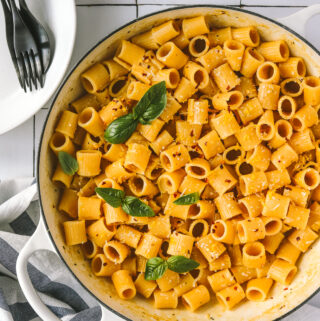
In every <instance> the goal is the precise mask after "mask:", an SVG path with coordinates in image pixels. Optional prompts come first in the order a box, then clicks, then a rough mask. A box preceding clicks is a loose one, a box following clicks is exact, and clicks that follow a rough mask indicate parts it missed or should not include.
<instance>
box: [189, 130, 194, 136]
mask: <svg viewBox="0 0 320 321" xmlns="http://www.w3.org/2000/svg"><path fill="white" fill-rule="evenodd" d="M190 136H191V137H193V136H194V132H193V129H192V131H191V133H190Z"/></svg>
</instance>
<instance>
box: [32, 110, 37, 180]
mask: <svg viewBox="0 0 320 321" xmlns="http://www.w3.org/2000/svg"><path fill="white" fill-rule="evenodd" d="M32 143H33V154H32V159H33V164H32V176H33V177H34V176H35V163H36V159H35V158H36V151H35V149H36V116H35V115H34V116H33V142H32Z"/></svg>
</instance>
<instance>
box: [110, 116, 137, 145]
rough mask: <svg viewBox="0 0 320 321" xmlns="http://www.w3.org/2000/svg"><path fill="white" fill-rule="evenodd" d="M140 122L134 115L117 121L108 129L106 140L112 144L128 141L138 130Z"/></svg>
mask: <svg viewBox="0 0 320 321" xmlns="http://www.w3.org/2000/svg"><path fill="white" fill-rule="evenodd" d="M137 125H138V120H137V119H134V118H133V115H132V114H128V115H124V116H121V117H119V118H117V119H115V120H114V121H113V122H112V123H111V124H110V125H109V126H108V127H107V129H106V131H105V133H104V138H105V140H106V141H108V142H109V143H112V144H122V143H124V142H126V141H127V140H128V138H129V137H130V136H131V135H132V134H133V132H134V131H135V129H136V128H137Z"/></svg>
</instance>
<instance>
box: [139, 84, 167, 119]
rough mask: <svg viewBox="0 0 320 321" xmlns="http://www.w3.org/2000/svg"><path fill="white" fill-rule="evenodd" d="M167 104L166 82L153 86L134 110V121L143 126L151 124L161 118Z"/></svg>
mask: <svg viewBox="0 0 320 321" xmlns="http://www.w3.org/2000/svg"><path fill="white" fill-rule="evenodd" d="M166 104H167V90H166V83H165V81H161V82H159V83H158V84H155V85H153V86H152V87H151V88H150V89H148V91H147V92H146V93H145V94H144V95H143V97H142V98H141V99H140V101H139V102H138V103H137V105H136V106H135V107H134V109H133V116H134V119H139V121H140V122H141V123H142V124H145V123H149V122H151V121H152V120H154V119H156V118H157V117H159V116H160V114H161V113H162V111H163V110H164V108H165V107H166Z"/></svg>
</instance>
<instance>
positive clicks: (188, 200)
mask: <svg viewBox="0 0 320 321" xmlns="http://www.w3.org/2000/svg"><path fill="white" fill-rule="evenodd" d="M199 199H200V195H199V193H198V192H196V193H191V194H187V195H184V196H181V197H179V198H177V199H176V200H175V201H174V202H173V204H176V205H191V204H194V203H197V202H198V201H199Z"/></svg>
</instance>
